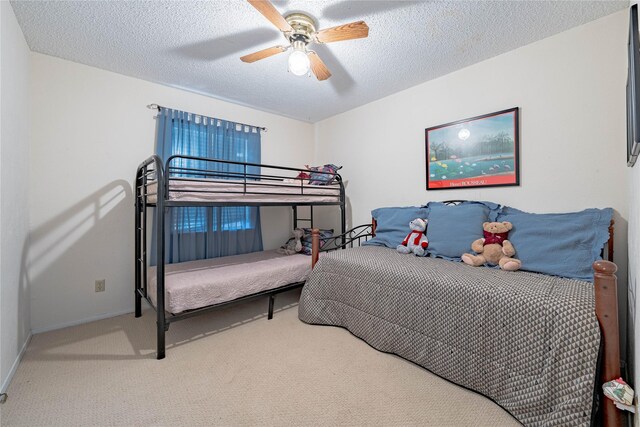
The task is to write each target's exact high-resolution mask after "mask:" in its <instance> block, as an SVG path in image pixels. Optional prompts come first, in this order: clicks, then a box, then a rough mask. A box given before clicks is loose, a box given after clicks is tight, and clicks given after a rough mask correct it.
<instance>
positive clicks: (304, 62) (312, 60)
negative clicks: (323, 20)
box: [240, 0, 369, 80]
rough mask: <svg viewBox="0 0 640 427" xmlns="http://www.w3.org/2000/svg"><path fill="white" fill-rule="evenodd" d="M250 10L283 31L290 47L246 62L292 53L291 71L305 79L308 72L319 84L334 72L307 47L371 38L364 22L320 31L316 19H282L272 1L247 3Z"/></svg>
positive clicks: (255, 55) (303, 16)
mask: <svg viewBox="0 0 640 427" xmlns="http://www.w3.org/2000/svg"><path fill="white" fill-rule="evenodd" d="M247 1H248V2H249V3H250V4H251V6H253V7H254V8H256V9H257V10H258V12H260V13H261V14H263V15H264V17H265V18H267V19H268V20H269V21H271V23H272V24H273V25H275V26H276V27H277V28H278V29H279V30H280V31H282V33H283V35H284V37H285V38H286V39H287V40H288V41H289V45H288V46H274V47H270V48H268V49H263V50H260V51H258V52H254V53H251V54H249V55H245V56H243V57H241V58H240V59H241V60H242V61H243V62H248V63H251V62H256V61H259V60H261V59H265V58H268V57H270V56H273V55H276V54H278V53H282V52H286V51H287V50H289V49H292V50H293V51H292V52H291V54H290V55H289V71H291V73H293V74H295V75H296V76H304V75H305V74H307V73H308V72H309V68H311V71H312V72H313V74H315V76H316V77H317V79H318V80H327V79H328V78H329V77H331V72H330V71H329V69H328V68H327V66H326V65H325V64H324V62H322V59H320V57H319V56H318V54H317V53H315V52H314V51H312V50H309V49H308V46H309V45H310V44H312V43H332V42H339V41H342V40H351V39H360V38H365V37H367V36H368V35H369V27H368V26H367V24H365V22H364V21H357V22H352V23H350V24H345V25H339V26H337V27H332V28H327V29H324V30H319V31H318V30H317V29H316V24H315V21H314V20H313V18H311V17H310V16H308V15H306V14H304V13H299V12H295V13H291V14H289V15H287V16H282V15H281V14H280V12H278V10H277V9H276V8H275V7H274V6H273V4H271V2H270V1H269V0H247Z"/></svg>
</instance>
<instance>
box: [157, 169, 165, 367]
mask: <svg viewBox="0 0 640 427" xmlns="http://www.w3.org/2000/svg"><path fill="white" fill-rule="evenodd" d="M161 183H162V180H160V179H159V180H158V195H157V198H158V202H157V204H156V215H157V216H158V217H157V220H156V226H157V230H156V234H157V248H156V250H157V256H156V259H157V265H156V273H157V279H156V283H157V284H156V289H157V294H156V312H157V315H158V321H157V325H156V326H157V328H158V342H157V345H158V352H157V359H158V360H160V359H164V355H165V332H166V326H167V323H166V321H165V312H164V262H165V259H164V241H165V208H164V194H163V193H164V191H163V190H164V189H163V188H162V184H161Z"/></svg>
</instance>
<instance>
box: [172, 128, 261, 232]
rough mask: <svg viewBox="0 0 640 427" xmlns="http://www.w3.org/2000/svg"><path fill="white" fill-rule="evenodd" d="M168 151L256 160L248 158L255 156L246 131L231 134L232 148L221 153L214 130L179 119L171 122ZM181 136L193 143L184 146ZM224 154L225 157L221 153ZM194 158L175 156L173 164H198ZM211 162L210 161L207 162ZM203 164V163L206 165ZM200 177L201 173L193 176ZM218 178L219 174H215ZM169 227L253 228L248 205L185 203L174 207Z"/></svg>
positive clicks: (204, 229)
mask: <svg viewBox="0 0 640 427" xmlns="http://www.w3.org/2000/svg"><path fill="white" fill-rule="evenodd" d="M171 133H172V152H173V154H181V155H185V156H194V157H213V158H216V159H222V158H224V160H232V161H236V162H250V163H258V161H259V159H248V157H255V156H250V155H249V150H248V147H247V143H248V138H247V135H246V133H241V134H234V135H232V136H231V138H233V139H234V141H233V144H232V145H233V146H234V147H235V149H233V150H232V151H231V152H228V153H224V150H223V149H222V146H221V145H220V144H218V147H217V149H216V146H215V141H214V139H215V136H216V135H215V134H213V133H211V132H209V131H208V129H207V127H206V126H188V127H185V126H180V122H179V121H174V122H173V129H172V132H171ZM184 140H189V141H194V142H195V143H193V144H190V145H189V146H187V145H186V144H184V143H183V141H184ZM212 146H213V148H214V150H213V152H214V155H213V156H210V155H209V153H210V152H211V150H210V147H212ZM222 156H225V157H222ZM198 163H202V162H198V161H194V160H189V159H176V161H175V163H174V165H175V166H179V167H185V168H199V167H201V166H203V165H201V164H200V165H199V164H198ZM208 165H209V166H210V165H211V164H210V163H209V164H208ZM206 166H207V165H205V167H206ZM176 176H180V177H185V178H190V177H191V176H190V175H189V174H186V173H184V174H176ZM195 178H201V177H197V176H196V177H195ZM216 179H219V178H216ZM175 215H176V216H175V221H174V222H173V228H174V230H175V231H178V232H185V233H189V232H192V233H204V232H207V231H218V230H222V231H233V230H249V229H253V228H254V226H255V224H253V221H251V219H252V215H251V208H250V207H248V206H230V207H215V208H210V209H207V208H205V207H185V208H179V209H177V212H176V214H175Z"/></svg>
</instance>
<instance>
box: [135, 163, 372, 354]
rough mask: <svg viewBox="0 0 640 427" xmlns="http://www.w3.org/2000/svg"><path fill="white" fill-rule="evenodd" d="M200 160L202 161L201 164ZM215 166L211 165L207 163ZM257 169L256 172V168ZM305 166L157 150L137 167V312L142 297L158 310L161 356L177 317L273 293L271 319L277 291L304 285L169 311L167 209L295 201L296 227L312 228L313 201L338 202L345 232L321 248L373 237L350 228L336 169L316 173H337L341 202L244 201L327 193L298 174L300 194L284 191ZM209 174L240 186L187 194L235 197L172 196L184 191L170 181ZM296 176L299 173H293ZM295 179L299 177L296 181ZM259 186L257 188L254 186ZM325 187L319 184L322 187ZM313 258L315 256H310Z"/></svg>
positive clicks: (137, 314) (139, 312) (198, 178)
mask: <svg viewBox="0 0 640 427" xmlns="http://www.w3.org/2000/svg"><path fill="white" fill-rule="evenodd" d="M183 161H196V162H199V164H205V165H207V166H205V167H203V168H200V167H198V168H189V167H184V166H180V165H179V164H178V165H176V163H177V162H183ZM200 162H201V163H200ZM212 165H217V166H218V167H216V168H214V169H209V168H208V166H212ZM220 165H223V166H224V165H226V166H227V167H229V166H230V167H233V168H236V169H242V172H223V171H219V170H218V169H219V166H220ZM256 168H259V169H257V170H258V171H259V172H258V173H255V172H252V170H256ZM265 169H268V170H270V171H275V172H273V173H266V174H264V173H262V171H263V170H265ZM301 171H304V172H310V171H308V170H305V169H296V168H290V167H284V166H273V165H265V164H258V163H243V162H235V161H230V160H220V159H212V158H204V157H194V156H184V155H174V156H171V157H169V158H168V159H167V161H166V163H165V164H164V165H163V163H162V160H161V159H160V157H158V156H157V155H153V156H151V157H149V158H148V159H146V160H145V161H144V162H142V163H141V164H140V165H139V166H138V169H137V172H136V180H135V183H136V184H135V188H136V197H135V317H140V316H142V298H144V299H146V300H147V301H148V302H149V304H150V305H151V307H153V308H154V309H155V310H156V314H157V324H156V327H157V358H158V359H163V358H164V357H165V348H166V346H165V333H166V332H167V331H168V329H169V325H170V324H171V323H173V322H177V321H179V320H183V319H188V318H190V317H193V316H196V315H199V314H202V313H205V312H209V311H211V310H215V309H219V308H222V307H226V306H229V305H232V304H236V303H240V302H244V301H246V300H249V299H253V298H258V297H261V296H267V295H268V296H269V312H268V318H269V319H271V318H272V317H273V303H274V296H275V295H276V294H278V293H281V292H285V291H288V290H291V289H295V288H298V287H301V286H303V285H304V282H297V283H291V284H287V285H284V286H281V287H278V288H274V289H269V290H265V291H261V292H258V293H254V294H250V295H246V296H243V297H240V298H237V299H233V300H230V301H224V302H221V303H217V304H213V305H210V306H206V307H201V308H197V309H193V310H188V311H185V312H182V313H178V314H173V313H170V312H167V311H165V301H164V294H165V238H166V236H165V230H166V228H165V221H166V217H167V215H166V211H167V210H168V209H170V208H173V207H188V206H201V207H204V206H207V207H214V206H215V207H221V206H291V207H292V208H293V226H294V228H297V227H298V224H299V222H301V221H306V222H309V224H310V228H313V207H314V206H320V205H325V206H331V205H333V206H339V207H340V226H341V233H340V234H339V235H336V236H334V237H332V238H329V239H325V240H324V242H323V243H324V245H323V246H322V249H321V251H323V252H326V251H331V250H337V249H343V248H346V247H353V244H354V242H357V244H358V245H359V244H360V241H361V240H362V239H365V240H368V238H369V237H371V236H372V235H373V234H372V230H371V226H359V227H356V228H354V229H352V230H349V231H346V232H345V228H346V215H345V191H344V184H343V181H342V177H341V176H340V175H339V174H337V173H330V172H317V173H324V174H328V175H331V176H332V177H334V178H335V182H336V183H337V184H338V188H337V189H336V195H337V196H338V200H337V201H317V202H313V201H305V202H299V203H298V202H287V201H282V202H278V201H272V202H247V201H243V200H241V199H242V196H247V195H260V196H278V195H283V196H292V195H300V196H301V195H304V196H308V197H311V198H313V197H316V196H324V197H326V196H327V194H313V192H311V193H309V192H307V193H305V189H307V190H308V189H309V186H307V185H304V181H303V180H302V179H299V182H300V184H299V187H298V186H297V185H296V186H295V188H296V191H297V189H298V188H299V190H300V193H297V192H296V193H295V194H292V193H290V192H289V193H284V192H282V191H284V190H281V188H283V187H287V188H289V189H291V188H292V185H291V184H290V183H284V182H283V180H284V179H289V180H291V179H292V177H291V176H286V175H287V174H291V173H292V172H294V173H296V174H297V173H299V172H301ZM203 179H206V181H207V182H213V183H221V184H222V183H223V184H226V185H232V186H233V185H237V191H228V190H225V191H224V192H222V193H219V192H218V191H215V189H212V190H207V189H198V190H193V189H189V190H185V191H186V192H189V193H218V194H224V195H229V194H236V195H237V196H238V199H237V200H225V201H181V200H172V199H171V198H170V195H171V194H172V193H177V192H180V190H176V189H172V188H171V186H170V182H171V181H173V180H179V181H202V180H203ZM293 179H294V180H295V179H297V178H293ZM294 182H295V181H294ZM153 183H155V184H156V186H155V192H149V186H150V184H153ZM256 186H259V187H256ZM256 188H261V189H264V190H265V191H267V192H264V191H260V192H256V191H252V189H256ZM318 188H321V187H318ZM149 196H155V199H156V201H155V203H150V202H149V199H148V198H149ZM301 206H308V207H309V211H310V217H309V218H299V217H298V207H301ZM149 208H152V209H153V210H154V211H155V220H156V221H155V229H154V230H153V232H154V233H155V236H156V259H157V265H156V275H157V280H156V292H157V294H156V304H155V305H154V304H153V303H152V302H151V299H150V298H149V295H148V294H147V265H148V263H147V222H148V221H147V220H148V216H147V214H148V209H149ZM309 262H310V263H311V260H310V261H309Z"/></svg>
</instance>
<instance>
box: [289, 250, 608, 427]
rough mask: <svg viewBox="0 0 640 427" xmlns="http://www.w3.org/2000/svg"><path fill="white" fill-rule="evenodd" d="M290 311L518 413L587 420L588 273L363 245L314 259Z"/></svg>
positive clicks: (592, 343) (556, 420)
mask: <svg viewBox="0 0 640 427" xmlns="http://www.w3.org/2000/svg"><path fill="white" fill-rule="evenodd" d="M299 317H300V320H302V321H304V322H307V323H313V324H322V325H335V326H342V327H345V328H347V329H348V330H349V331H351V332H352V333H353V334H354V335H356V336H358V337H360V338H362V339H364V340H365V341H366V342H367V343H369V344H370V345H371V346H373V347H374V348H376V349H378V350H381V351H384V352H389V353H394V354H397V355H399V356H401V357H403V358H406V359H408V360H410V361H413V362H415V363H417V364H419V365H421V366H423V367H425V368H427V369H428V370H430V371H431V372H433V373H435V374H437V375H439V376H441V377H444V378H446V379H448V380H450V381H453V382H455V383H457V384H459V385H462V386H464V387H467V388H469V389H472V390H475V391H477V392H479V393H482V394H483V395H485V396H487V397H489V398H490V399H492V400H493V401H495V402H496V403H498V404H499V405H500V406H502V407H503V408H505V409H506V410H507V411H509V412H510V413H511V414H512V415H513V416H514V417H516V418H517V419H518V420H519V421H520V422H522V423H524V424H525V425H589V424H590V421H591V415H592V413H591V412H592V406H593V396H594V386H595V374H596V365H597V359H598V350H599V343H600V329H599V325H598V320H597V318H596V316H595V298H594V291H593V284H591V283H587V282H582V281H578V280H569V279H562V278H558V277H552V276H546V275H541V274H534V273H527V272H506V271H501V270H499V269H492V268H484V267H482V268H479V267H470V266H467V265H466V264H463V263H455V262H451V261H445V260H442V259H435V258H419V257H416V256H413V255H402V254H399V253H397V252H396V251H395V250H394V249H389V248H383V247H376V246H365V247H360V248H353V249H346V250H340V251H335V252H332V253H327V254H325V256H324V257H323V258H322V259H320V261H319V262H318V264H316V266H315V268H314V269H313V272H312V274H311V275H310V277H309V279H308V281H307V283H306V284H305V286H304V288H303V291H302V295H301V298H300V306H299ZM442 398H443V399H447V396H442ZM455 404H456V405H464V402H456V403H455Z"/></svg>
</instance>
